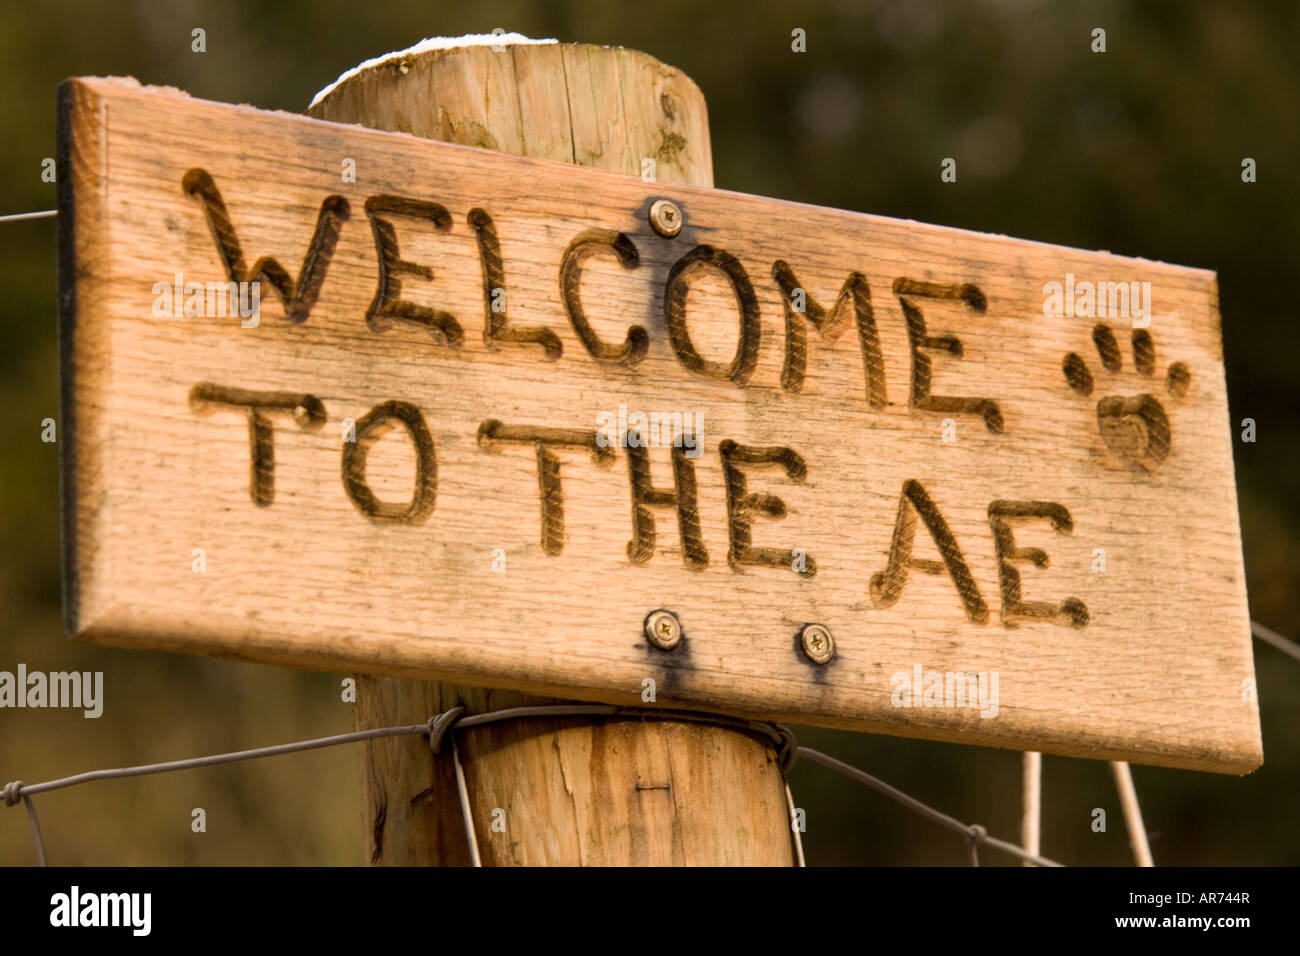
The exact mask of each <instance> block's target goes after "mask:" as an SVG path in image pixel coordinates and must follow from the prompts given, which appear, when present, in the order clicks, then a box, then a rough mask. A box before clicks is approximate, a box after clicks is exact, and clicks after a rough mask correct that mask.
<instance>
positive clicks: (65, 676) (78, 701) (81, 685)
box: [0, 664, 104, 718]
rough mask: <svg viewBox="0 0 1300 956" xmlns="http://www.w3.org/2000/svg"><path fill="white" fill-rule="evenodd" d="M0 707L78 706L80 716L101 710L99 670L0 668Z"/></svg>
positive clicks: (102, 693) (100, 712) (23, 666)
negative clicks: (15, 671)
mask: <svg viewBox="0 0 1300 956" xmlns="http://www.w3.org/2000/svg"><path fill="white" fill-rule="evenodd" d="M0 707H79V708H84V713H83V714H82V716H83V717H88V718H94V717H99V716H100V715H101V714H103V713H104V672H103V671H94V672H93V673H92V672H91V671H85V672H81V671H70V672H69V671H54V672H52V673H49V674H46V673H43V672H41V671H30V672H29V671H28V670H27V665H26V664H19V665H18V673H17V674H14V673H12V672H11V671H0Z"/></svg>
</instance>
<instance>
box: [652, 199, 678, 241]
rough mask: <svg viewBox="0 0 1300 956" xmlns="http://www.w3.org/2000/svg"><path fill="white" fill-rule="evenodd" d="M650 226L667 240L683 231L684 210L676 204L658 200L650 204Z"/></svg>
mask: <svg viewBox="0 0 1300 956" xmlns="http://www.w3.org/2000/svg"><path fill="white" fill-rule="evenodd" d="M650 225H652V226H654V230H655V232H657V233H659V235H661V236H663V237H664V238H665V239H671V238H672V237H673V236H675V235H677V234H678V233H679V232H681V231H682V210H681V208H680V207H679V206H678V205H677V203H675V202H671V201H669V200H667V199H656V200H655V201H654V202H652V203H651V204H650Z"/></svg>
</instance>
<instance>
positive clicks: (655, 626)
mask: <svg viewBox="0 0 1300 956" xmlns="http://www.w3.org/2000/svg"><path fill="white" fill-rule="evenodd" d="M645 636H646V640H648V641H649V642H650V643H651V644H653V645H654V646H655V647H657V648H659V649H660V650H664V651H671V650H672V649H673V648H674V647H676V646H677V644H678V643H679V642H680V641H681V639H682V622H681V621H679V620H677V615H676V614H674V613H673V612H672V611H662V610H660V611H651V612H650V615H649V616H648V617H647V618H646V619H645Z"/></svg>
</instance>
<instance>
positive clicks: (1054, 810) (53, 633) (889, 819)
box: [0, 0, 1300, 864]
mask: <svg viewBox="0 0 1300 956" xmlns="http://www.w3.org/2000/svg"><path fill="white" fill-rule="evenodd" d="M0 21H2V22H3V24H4V26H3V28H2V29H0V87H2V88H3V89H5V90H7V91H8V92H7V93H5V94H4V95H3V96H2V97H0V137H2V138H3V140H4V143H5V146H4V149H3V151H0V183H2V184H3V191H2V192H0V213H3V212H19V211H28V210H35V209H48V208H51V207H52V206H53V205H54V189H55V187H54V186H53V185H51V184H47V183H42V182H41V180H40V170H41V160H42V159H43V158H44V157H47V156H52V155H54V120H55V87H56V85H57V84H58V82H59V81H60V80H62V79H63V78H65V77H67V76H72V75H85V74H130V75H133V76H136V77H138V78H139V79H140V80H141V81H143V82H147V83H155V84H167V85H173V86H177V87H180V88H181V89H184V90H186V91H188V92H190V93H191V94H193V95H195V96H199V97H203V98H207V99H213V100H223V101H227V102H233V103H249V104H252V105H255V106H258V107H263V108H268V109H284V110H292V111H301V110H303V109H304V108H305V107H306V105H307V103H308V101H309V100H310V98H311V96H312V95H313V94H314V93H315V92H316V90H318V89H319V88H320V87H322V86H324V85H325V84H326V83H328V82H329V81H331V80H333V79H334V78H335V77H336V76H337V75H338V74H339V73H340V72H342V71H343V70H344V69H346V68H347V67H349V66H352V65H354V64H356V63H358V62H360V61H362V60H364V59H367V58H369V57H372V56H375V55H378V54H381V53H385V52H388V51H390V50H395V49H400V48H402V47H405V46H408V45H410V44H411V43H413V42H415V41H416V40H419V39H420V38H422V37H425V36H433V35H459V34H463V33H485V32H490V31H491V30H492V29H493V28H494V27H502V28H504V29H506V30H517V31H519V32H521V33H525V34H527V35H529V36H534V37H557V38H559V39H561V40H566V41H583V42H595V43H607V44H621V45H624V46H629V47H635V48H638V49H641V50H645V51H647V52H649V53H651V54H652V55H654V56H656V57H658V58H659V59H661V60H663V61H665V62H667V63H670V64H672V65H674V66H677V67H680V68H681V69H683V70H684V71H685V72H686V73H688V74H689V75H690V76H691V77H693V78H694V79H695V81H696V82H697V83H698V84H699V85H700V87H701V88H702V89H703V91H704V93H705V95H706V96H707V98H708V102H709V111H710V120H711V128H712V136H713V152H714V159H715V168H716V182H717V185H718V186H721V187H725V188H729V189H735V190H741V191H745V192H751V193H760V194H764V195H768V196H776V197H781V198H785V199H793V200H800V201H803V202H810V203H817V204H821V205H826V206H834V207H838V208H842V209H849V210H859V211H864V212H872V213H879V214H883V215H887V216H897V217H905V218H913V219H919V220H923V221H927V222H935V223H942V224H945V225H952V226H960V227H965V228H969V229H977V230H981V231H985V232H994V233H1005V234H1007V235H1013V236H1018V237H1024V238H1028V239H1037V240H1043V241H1047V242H1054V243H1062V244H1066V245H1070V246H1078V247H1082V248H1086V249H1108V250H1110V251H1112V252H1115V253H1120V254H1126V255H1139V256H1144V257H1147V258H1152V259H1162V260H1165V261H1168V262H1176V263H1180V264H1186V265H1192V266H1201V267H1204V268H1209V269H1214V270H1216V271H1217V272H1218V274H1219V288H1220V298H1221V307H1222V315H1223V334H1224V340H1225V351H1226V356H1227V369H1228V385H1229V397H1230V401H1231V408H1232V417H1233V421H1234V422H1239V421H1240V420H1241V419H1242V418H1245V417H1251V418H1254V419H1255V420H1256V422H1257V423H1258V442H1257V443H1256V444H1253V445H1251V444H1241V443H1240V442H1237V443H1236V446H1235V454H1236V461H1237V481H1238V491H1239V495H1240V502H1241V520H1242V527H1243V533H1244V537H1245V554H1246V565H1247V579H1248V583H1249V589H1250V599H1251V610H1252V615H1253V616H1254V617H1255V618H1256V619H1257V620H1260V621H1262V622H1264V623H1266V624H1268V625H1270V626H1271V627H1273V628H1275V629H1276V630H1278V631H1281V632H1283V633H1284V634H1288V635H1294V634H1296V633H1298V632H1300V600H1297V593H1296V587H1295V585H1296V578H1297V571H1296V569H1297V568H1300V554H1297V549H1296V545H1295V543H1294V542H1295V540H1296V530H1297V525H1298V524H1300V504H1298V503H1297V502H1298V501H1300V468H1297V467H1296V464H1297V459H1296V455H1295V451H1294V449H1295V448H1296V446H1297V442H1300V414H1297V408H1298V407H1300V376H1298V375H1297V362H1296V346H1297V339H1298V336H1300V333H1297V329H1298V328H1300V322H1298V321H1297V316H1296V304H1295V300H1293V299H1291V298H1290V295H1291V293H1290V292H1288V291H1287V290H1288V289H1289V288H1290V286H1289V285H1288V283H1289V282H1291V281H1292V280H1293V279H1294V278H1295V276H1296V267H1297V264H1298V263H1300V248H1298V245H1300V189H1297V183H1296V174H1297V171H1298V170H1300V154H1298V153H1300V150H1298V146H1300V143H1298V140H1297V129H1298V124H1297V122H1296V104H1298V103H1300V69H1298V68H1297V66H1296V61H1295V49H1296V46H1297V40H1300V4H1295V3H1293V2H1290V0H1282V2H1277V3H1239V2H1222V3H1199V4H1189V3H1174V2H1144V3H1141V4H1136V3H1133V4H1121V3H1089V2H1077V3H1048V2H1033V0H997V2H995V0H971V2H965V3H941V2H935V0H878V2H866V0H840V2H827V3H802V4H800V3H790V2H775V0H713V2H709V3H702V2H686V0H657V2H655V3H641V2H637V3H615V2H610V0H567V2H536V0H528V2H523V0H519V2H510V0H477V2H475V3H473V4H462V3H448V2H439V0H421V2H408V3H392V2H385V0H367V2H365V3H358V2H352V0H310V2H308V0H285V2H277V3H267V2H266V0H238V2H220V3H217V2H183V0H134V2H126V0H122V2H111V3H109V2H103V3H98V4H91V3H84V4H83V3H74V2H71V0H46V2H42V3H17V2H14V0H6V2H5V3H4V7H3V11H2V16H0ZM196 26H201V27H203V28H204V29H205V30H206V31H207V52H206V53H204V54H195V53H192V52H191V50H190V31H191V29H193V28H194V27H196ZM796 27H802V28H803V29H804V30H806V31H807V43H808V50H807V53H806V54H802V55H796V54H793V53H792V52H791V49H790V36H791V31H792V30H793V29H794V28H796ZM1095 27H1103V28H1104V29H1105V30H1106V31H1107V52H1106V53H1105V54H1094V53H1092V52H1091V51H1090V34H1091V31H1092V29H1093V28H1095ZM945 156H953V157H956V158H957V159H958V173H959V179H958V182H957V184H955V185H944V184H941V183H940V181H939V176H938V165H939V160H940V159H941V158H942V157H945ZM1247 156H1249V157H1253V158H1254V159H1255V160H1256V161H1257V163H1258V182H1256V183H1254V184H1249V185H1247V184H1243V182H1242V181H1241V162H1242V159H1243V158H1244V157H1247ZM0 249H2V250H3V267H2V269H0V329H2V331H3V336H4V339H3V341H4V346H3V348H0V403H2V404H0V407H3V408H4V409H5V410H6V414H5V415H3V416H0V439H2V441H3V444H0V447H2V448H3V450H4V453H3V455H0V607H2V608H3V615H4V617H3V623H4V625H5V626H4V631H3V636H0V670H10V671H12V670H14V669H16V666H17V664H18V662H20V661H23V662H26V663H27V664H28V665H29V667H31V668H33V669H40V670H47V671H49V670H62V669H77V670H102V671H104V672H106V676H105V683H106V695H107V699H108V705H107V709H106V711H105V715H104V716H103V717H102V718H100V719H99V720H85V719H83V718H82V717H81V716H80V713H79V712H69V711H60V710H44V711H31V710H21V711H19V710H3V711H0V778H2V779H0V782H3V781H8V780H12V779H14V778H16V777H23V778H25V779H26V780H28V781H29V782H35V781H38V780H45V779H50V778H53V777H58V776H63V775H67V774H71V773H75V772H79V771H83V770H89V769H95V768H100V767H109V766H122V765H127V764H134V763H145V762H151V761H156V760H166V759H174V758H179V757H188V756H197V755H200V754H206V753H214V752H219V751H223V750H230V749H240V748H245V747H253V746H260V745H265V744H272V743H280V742H284V741H289V740H294V739H300V738H304V737H308V736H314V735H320V734H326V733H336V732H342V731H345V730H350V729H351V728H352V715H351V713H350V712H349V707H350V705H347V704H344V703H341V702H340V699H339V689H338V688H339V678H338V677H337V676H333V675H327V674H308V673H304V672H298V671H293V670H288V669H281V668H271V667H262V666H255V665H246V664H229V663H224V662H218V661H213V660H208V659H202V658H190V657H182V656H172V655H166V654H149V653H140V652H130V651H113V650H102V649H96V648H91V647H86V646H81V645H75V644H72V643H70V642H68V641H66V640H65V639H64V638H63V636H62V631H61V625H60V616H59V603H60V591H59V564H58V542H59V528H58V470H57V447H56V446H55V445H50V444H43V443H42V442H41V441H40V422H41V420H42V419H43V418H46V417H55V418H57V417H58V391H57V363H56V345H55V335H56V328H55V316H56V305H55V274H56V270H55V226H54V223H53V222H52V221H39V222H25V223H16V224H14V223H6V224H0ZM1238 431H1239V429H1238ZM1256 665H1257V669H1258V680H1259V695H1260V700H1261V707H1262V718H1263V728H1264V752H1265V764H1264V767H1263V769H1262V770H1260V771H1259V772H1257V773H1255V774H1253V775H1251V776H1249V777H1246V778H1243V779H1237V778H1233V777H1225V776H1219V775H1214V774H1201V773H1192V772H1187V771H1173V770H1160V769H1153V768H1148V767H1135V768H1134V777H1135V779H1136V783H1137V787H1138V792H1139V795H1140V796H1141V798H1142V805H1143V811H1144V814H1145V817H1146V821H1147V826H1148V829H1149V830H1150V832H1151V840H1152V849H1153V853H1154V856H1155V859H1156V862H1157V863H1158V864H1295V863H1297V862H1300V827H1298V826H1297V825H1296V815H1295V807H1296V801H1295V795H1296V793H1297V792H1300V745H1298V744H1297V738H1296V735H1295V733H1294V731H1295V729H1296V726H1297V717H1298V716H1300V692H1298V690H1297V688H1300V662H1297V661H1294V660H1291V659H1289V658H1287V657H1285V656H1283V655H1282V654H1281V653H1279V652H1278V651H1276V650H1274V649H1272V648H1270V647H1268V646H1266V645H1262V644H1259V643H1258V642H1257V643H1256ZM801 737H802V738H803V740H804V741H805V742H807V743H810V744H811V745H813V746H819V747H821V748H823V749H825V750H827V751H829V752H830V753H832V754H835V755H837V756H839V757H841V758H842V759H845V760H848V761H849V762H851V763H854V764H856V765H858V766H861V767H863V768H865V769H868V770H870V771H872V772H874V773H877V774H878V775H880V776H882V777H884V778H885V779H886V780H888V781H890V782H891V783H893V784H895V785H896V786H899V787H901V788H903V789H904V790H906V791H908V792H909V793H912V794H914V795H916V796H918V797H920V798H922V799H924V800H926V801H929V802H931V803H933V804H934V805H936V806H938V807H940V808H941V809H944V810H946V811H947V812H949V813H952V814H954V815H956V816H958V817H960V818H962V819H964V820H968V821H977V822H980V823H982V824H984V825H985V826H986V827H988V829H989V831H990V832H991V833H993V834H995V835H998V836H1002V837H1004V838H1009V839H1012V840H1016V839H1017V836H1018V832H1019V787H1020V762H1019V761H1020V757H1019V755H1018V754H1016V753H1011V752H1004V751H997V750H988V749H982V748H974V747H962V746H956V745H948V744H936V743H926V742H919V741H909V740H897V739H892V738H886V737H873V736H868V735H858V734H848V733H837V732H826V731H812V730H809V731H804V732H802V734H801ZM356 761H357V754H356V751H355V749H354V748H351V747H345V748H337V749H334V750H329V751H318V752H315V753H309V754H304V755H297V756H289V757H279V758H274V759H270V760H262V761H255V762H251V763H243V764H236V765H231V766H227V767H220V768H215V769H211V770H202V771H189V772H184V773H180V774H173V775H168V776H162V777H148V778H141V779H135V780H125V781H113V782H106V783H99V784H92V785H90V786H86V787H82V788H77V789H73V790H69V791H62V792H59V793H55V794H50V795H48V796H43V797H40V798H38V800H37V804H38V807H39V810H40V814H41V820H42V823H43V825H44V829H45V839H46V842H47V847H48V850H49V853H50V856H51V859H52V860H53V861H55V862H57V863H62V864H78V863H95V864H189V863H210V864H227V863H286V864H354V863H360V862H362V834H363V830H362V821H361V817H360V808H359V791H358V780H357V763H356ZM791 783H792V786H793V789H794V793H795V794H796V800H797V802H798V804H799V805H800V806H802V807H804V808H805V809H806V811H807V818H808V832H807V833H806V835H805V847H806V850H807V854H808V858H809V862H810V863H812V864H859V863H861V864H873V863H889V864H933V863H944V864H960V863H963V862H964V861H965V855H964V850H963V847H962V845H961V841H960V840H959V839H957V838H954V837H953V836H952V835H951V834H949V833H947V832H946V831H943V830H940V829H938V828H936V827H934V826H932V825H930V824H928V823H926V822H925V821H923V820H921V819H918V818H916V817H914V816H912V815H911V814H909V813H908V812H906V811H904V810H902V809H901V808H899V807H896V806H895V805H893V804H891V803H889V802H888V801H886V800H884V799H883V798H881V797H878V796H877V795H875V794H873V793H872V792H870V791H867V790H865V789H862V788H859V787H858V786H856V785H854V784H852V783H849V782H847V781H844V780H843V779H841V778H838V777H834V776H832V775H831V774H829V773H828V772H827V771H824V770H822V769H820V768H818V767H815V766H812V765H806V764H805V765H801V766H798V767H796V768H795V770H794V772H793V774H792V780H791ZM193 807H204V808H205V809H206V810H207V814H208V832H207V833H204V834H194V833H192V832H191V831H190V810H191V808H193ZM1094 807H1103V808H1106V809H1107V811H1108V816H1109V828H1108V832H1106V833H1104V834H1095V833H1092V832H1091V830H1090V828H1089V823H1090V822H1091V819H1092V815H1091V811H1092V808H1094ZM1044 808H1045V809H1044V819H1043V834H1044V836H1043V852H1044V853H1046V854H1047V855H1050V856H1052V857H1055V858H1057V859H1060V860H1063V861H1066V862H1070V863H1078V864H1127V863H1128V862H1129V861H1130V859H1131V857H1130V855H1129V851H1128V845H1127V838H1126V834H1125V831H1124V827H1123V823H1122V817H1121V815H1120V812H1119V807H1118V804H1117V802H1116V799H1115V794H1114V788H1113V786H1112V784H1111V778H1110V774H1109V771H1108V768H1107V767H1106V765H1105V764H1100V763H1094V762H1089V761H1080V760H1070V759H1065V758H1054V757H1046V758H1045V759H1044ZM984 857H985V862H986V863H1003V862H1005V861H1004V860H1003V859H1002V858H1000V857H998V856H997V855H995V854H992V853H985V854H984ZM33 859H34V854H33V850H32V846H31V841H30V836H29V832H28V828H27V823H26V820H25V819H24V814H23V812H22V811H21V810H19V809H17V808H14V809H10V810H8V812H7V813H3V814H2V815H0V863H5V864H26V863H30V862H32V861H33Z"/></svg>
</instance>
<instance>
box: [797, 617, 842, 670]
mask: <svg viewBox="0 0 1300 956" xmlns="http://www.w3.org/2000/svg"><path fill="white" fill-rule="evenodd" d="M799 643H800V644H801V645H803V652H804V653H805V654H807V655H808V659H809V660H811V661H812V662H813V663H814V664H827V663H829V662H830V659H831V658H832V657H834V656H835V638H833V637H831V632H830V630H829V629H827V627H826V626H825V625H823V624H805V625H804V626H803V630H801V631H800V632H799Z"/></svg>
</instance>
